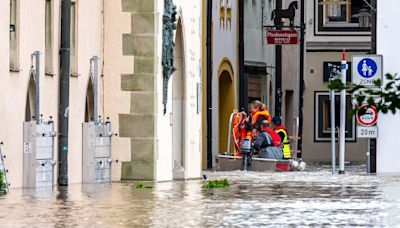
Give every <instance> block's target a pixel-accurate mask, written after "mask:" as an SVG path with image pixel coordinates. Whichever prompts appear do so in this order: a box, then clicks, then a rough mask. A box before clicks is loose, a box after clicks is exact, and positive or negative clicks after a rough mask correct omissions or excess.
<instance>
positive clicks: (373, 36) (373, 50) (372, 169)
mask: <svg viewBox="0 0 400 228" xmlns="http://www.w3.org/2000/svg"><path fill="white" fill-rule="evenodd" d="M371 8H372V9H371V54H373V55H376V52H377V50H376V33H377V32H376V25H377V23H376V19H377V18H376V14H377V0H371ZM369 148H370V172H371V173H376V139H371V140H370V145H369Z"/></svg>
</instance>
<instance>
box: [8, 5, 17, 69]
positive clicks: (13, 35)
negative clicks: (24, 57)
mask: <svg viewBox="0 0 400 228" xmlns="http://www.w3.org/2000/svg"><path fill="white" fill-rule="evenodd" d="M17 14H18V11H17V0H10V44H9V45H10V70H18V29H19V28H18V16H17Z"/></svg>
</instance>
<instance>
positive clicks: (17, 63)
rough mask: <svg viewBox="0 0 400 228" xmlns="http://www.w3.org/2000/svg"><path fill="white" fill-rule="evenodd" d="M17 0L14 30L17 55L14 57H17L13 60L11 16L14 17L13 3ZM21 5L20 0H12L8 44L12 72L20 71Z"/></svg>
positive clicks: (9, 65)
mask: <svg viewBox="0 0 400 228" xmlns="http://www.w3.org/2000/svg"><path fill="white" fill-rule="evenodd" d="M14 1H15V24H14V31H13V32H15V34H16V35H15V56H14V57H13V58H15V59H13V60H12V57H11V53H12V48H11V33H12V31H11V20H12V19H11V17H12V12H11V11H12V8H11V7H12V3H13V2H14ZM19 5H20V2H19V0H10V15H9V25H10V28H9V39H8V41H9V44H8V47H9V54H8V55H9V57H8V60H9V64H8V67H9V70H10V72H19V71H20V69H19V68H20V61H19V48H20V47H19V46H20V41H19V40H20V39H19V37H20V35H19V25H20V23H19V22H20V20H19V16H20V15H19V12H20V10H19ZM13 61H15V64H14V66H12V64H11V63H12V62H13Z"/></svg>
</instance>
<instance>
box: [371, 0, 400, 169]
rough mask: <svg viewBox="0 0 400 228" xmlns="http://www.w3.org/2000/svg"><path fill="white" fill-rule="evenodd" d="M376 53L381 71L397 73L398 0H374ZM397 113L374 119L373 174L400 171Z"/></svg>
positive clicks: (398, 66)
mask: <svg viewBox="0 0 400 228" xmlns="http://www.w3.org/2000/svg"><path fill="white" fill-rule="evenodd" d="M377 4H378V8H377V9H378V11H377V53H378V54H381V55H383V64H384V68H383V70H384V74H386V73H391V74H395V73H399V72H400V61H399V57H398V54H399V52H400V46H399V45H396V44H397V43H398V37H399V36H400V29H399V22H398V17H399V10H398V9H399V8H400V2H399V1H398V0H385V1H377ZM399 126H400V114H399V113H396V114H394V115H393V114H391V113H388V114H382V113H380V115H379V119H378V127H379V138H378V140H377V152H376V153H377V160H376V163H377V164H376V165H377V167H376V168H377V173H400V166H399V164H398V159H397V158H398V154H399V148H400V141H399V137H398V136H399V134H398V128H399Z"/></svg>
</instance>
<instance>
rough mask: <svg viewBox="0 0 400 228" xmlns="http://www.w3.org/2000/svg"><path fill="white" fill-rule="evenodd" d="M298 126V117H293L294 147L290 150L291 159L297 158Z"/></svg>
mask: <svg viewBox="0 0 400 228" xmlns="http://www.w3.org/2000/svg"><path fill="white" fill-rule="evenodd" d="M299 125H300V118H299V117H295V118H294V134H293V135H294V136H295V140H294V147H293V150H292V152H291V154H290V157H291V158H297V154H298V153H297V152H298V150H299V146H298V145H299V137H298V135H299V128H300V127H299Z"/></svg>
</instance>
